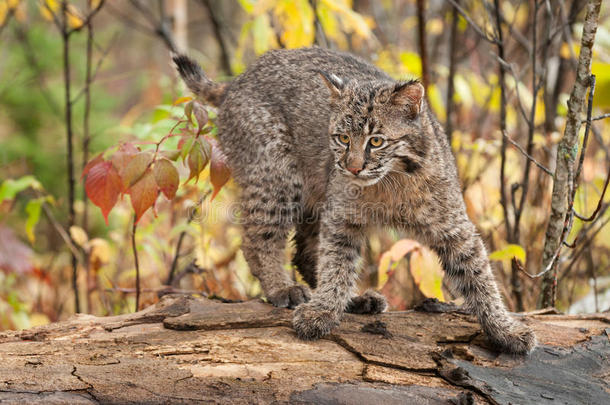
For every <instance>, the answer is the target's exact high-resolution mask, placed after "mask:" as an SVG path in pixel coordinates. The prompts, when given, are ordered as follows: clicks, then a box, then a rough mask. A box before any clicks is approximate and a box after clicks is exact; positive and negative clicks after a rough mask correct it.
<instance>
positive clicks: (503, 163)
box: [494, 0, 513, 238]
mask: <svg viewBox="0 0 610 405" xmlns="http://www.w3.org/2000/svg"><path fill="white" fill-rule="evenodd" d="M494 5H495V9H496V11H495V15H496V30H497V33H496V35H497V36H498V38H497V41H496V45H497V47H498V55H499V59H500V60H504V41H503V39H502V38H503V35H502V23H501V21H500V1H499V0H494ZM498 70H499V72H500V74H499V78H498V82H499V83H500V131H501V133H502V134H503V135H504V134H506V83H505V75H506V67H505V66H504V65H503V64H502V63H499V64H498ZM500 204H501V205H502V211H503V214H504V224H505V227H506V235H507V237H508V238H511V237H512V234H513V232H512V226H511V223H510V217H509V215H508V201H507V197H506V137H505V136H503V137H502V146H501V148H500Z"/></svg>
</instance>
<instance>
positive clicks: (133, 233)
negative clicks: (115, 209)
mask: <svg viewBox="0 0 610 405" xmlns="http://www.w3.org/2000/svg"><path fill="white" fill-rule="evenodd" d="M137 227H138V222H137V216H136V215H135V214H134V216H133V227H132V228H131V249H132V251H133V261H134V265H135V267H136V310H135V311H134V312H138V310H139V309H140V263H139V261H138V248H137V246H136V229H137Z"/></svg>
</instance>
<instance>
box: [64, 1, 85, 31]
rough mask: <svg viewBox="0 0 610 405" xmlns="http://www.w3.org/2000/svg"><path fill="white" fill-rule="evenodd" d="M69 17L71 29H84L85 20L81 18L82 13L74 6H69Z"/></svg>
mask: <svg viewBox="0 0 610 405" xmlns="http://www.w3.org/2000/svg"><path fill="white" fill-rule="evenodd" d="M67 16H68V25H69V26H70V28H80V27H82V25H83V19H82V17H81V16H80V12H79V11H78V9H77V8H76V7H74V6H73V5H72V4H70V5H68V11H67Z"/></svg>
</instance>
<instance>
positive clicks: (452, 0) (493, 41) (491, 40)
mask: <svg viewBox="0 0 610 405" xmlns="http://www.w3.org/2000/svg"><path fill="white" fill-rule="evenodd" d="M447 1H448V2H449V3H451V5H452V6H453V7H455V9H456V10H457V11H458V13H460V15H461V16H462V17H464V19H465V20H466V21H468V24H469V25H470V27H472V29H473V30H474V31H475V32H476V33H477V34H479V36H480V37H481V38H483V39H484V40H486V41H487V42H489V43H491V44H493V45H498V42H502V40H501V39H500V38H492V37H489V36H488V35H487V34H486V33H485V31H483V29H482V28H481V27H479V25H478V24H477V23H475V22H474V20H473V19H472V18H471V17H470V16H469V15H468V13H467V12H466V11H465V10H464V9H463V8H462V7H461V6H460V5H459V4H458V2H457V1H456V0H447ZM496 7H497V4H496ZM498 27H499V24H498Z"/></svg>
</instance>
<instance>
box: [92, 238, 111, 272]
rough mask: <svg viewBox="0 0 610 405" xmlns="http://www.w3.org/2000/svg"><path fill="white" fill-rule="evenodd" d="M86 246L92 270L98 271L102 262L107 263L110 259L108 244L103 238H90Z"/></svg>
mask: <svg viewBox="0 0 610 405" xmlns="http://www.w3.org/2000/svg"><path fill="white" fill-rule="evenodd" d="M87 247H88V249H89V261H90V263H91V268H92V269H93V271H98V270H99V268H100V267H101V266H102V265H103V264H106V263H108V261H109V260H110V245H109V244H108V241H106V240H105V239H101V238H95V239H91V240H90V241H89V243H88V245H87Z"/></svg>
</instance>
